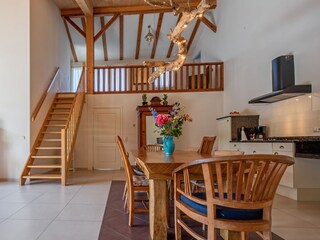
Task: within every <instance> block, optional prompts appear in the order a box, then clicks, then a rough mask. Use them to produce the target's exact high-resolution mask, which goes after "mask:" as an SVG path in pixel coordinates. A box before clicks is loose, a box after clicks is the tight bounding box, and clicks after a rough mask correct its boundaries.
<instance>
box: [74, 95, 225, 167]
mask: <svg viewBox="0 0 320 240" xmlns="http://www.w3.org/2000/svg"><path fill="white" fill-rule="evenodd" d="M141 96H142V94H118V95H116V94H105V95H88V96H87V103H86V105H85V109H84V112H83V115H82V117H81V123H80V127H79V133H78V138H77V142H76V147H75V159H76V167H78V168H87V167H88V166H89V167H90V164H89V165H88V162H89V161H90V159H91V158H90V156H88V146H90V145H92V144H90V143H88V142H87V141H88V139H87V137H86V136H87V135H88V132H89V131H92V129H93V127H92V126H89V125H88V120H87V119H88V114H89V113H90V109H93V108H97V107H119V108H121V109H122V138H123V140H124V141H125V142H124V144H125V147H126V149H127V150H128V151H129V150H130V149H137V148H138V128H137V126H138V125H137V124H138V122H137V111H136V107H137V106H138V105H141V102H142V100H141ZM154 96H159V97H160V98H162V97H163V94H160V93H159V94H147V98H148V101H149V102H150V99H151V98H152V97H154ZM175 101H179V102H181V103H182V104H183V105H184V107H185V113H188V114H189V115H190V116H191V117H192V119H193V122H191V123H189V122H187V123H185V124H184V126H183V135H182V136H180V137H179V139H175V143H176V148H177V149H187V148H191V147H198V146H199V145H200V143H201V139H202V137H203V136H205V135H206V136H215V135H217V124H216V118H217V117H220V116H221V114H222V92H203V93H171V94H168V102H169V104H173V103H174V102H175ZM91 160H92V159H91Z"/></svg>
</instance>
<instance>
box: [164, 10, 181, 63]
mask: <svg viewBox="0 0 320 240" xmlns="http://www.w3.org/2000/svg"><path fill="white" fill-rule="evenodd" d="M181 16H182V14H181V13H180V14H179V16H178V19H177V23H176V26H177V24H178V22H179V21H180V19H181ZM173 46H174V43H173V41H170V46H169V49H168V53H167V58H170V57H171V53H172V49H173Z"/></svg>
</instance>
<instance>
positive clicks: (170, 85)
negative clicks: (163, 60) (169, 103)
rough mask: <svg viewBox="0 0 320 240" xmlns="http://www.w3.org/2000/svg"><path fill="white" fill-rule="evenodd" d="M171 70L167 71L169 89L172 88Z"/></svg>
mask: <svg viewBox="0 0 320 240" xmlns="http://www.w3.org/2000/svg"><path fill="white" fill-rule="evenodd" d="M172 74H173V73H172V71H170V72H169V90H170V91H171V90H172Z"/></svg>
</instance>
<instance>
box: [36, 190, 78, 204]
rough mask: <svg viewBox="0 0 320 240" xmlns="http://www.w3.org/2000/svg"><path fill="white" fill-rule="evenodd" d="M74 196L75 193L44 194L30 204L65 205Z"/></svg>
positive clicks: (54, 192)
mask: <svg viewBox="0 0 320 240" xmlns="http://www.w3.org/2000/svg"><path fill="white" fill-rule="evenodd" d="M75 195H76V192H59V191H53V192H46V193H43V194H42V195H41V196H40V197H38V198H37V199H35V200H34V201H33V202H32V203H60V204H67V203H68V202H70V201H71V199H72V198H73V197H74V196H75Z"/></svg>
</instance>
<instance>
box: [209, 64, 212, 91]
mask: <svg viewBox="0 0 320 240" xmlns="http://www.w3.org/2000/svg"><path fill="white" fill-rule="evenodd" d="M209 88H210V89H211V88H212V65H209Z"/></svg>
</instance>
